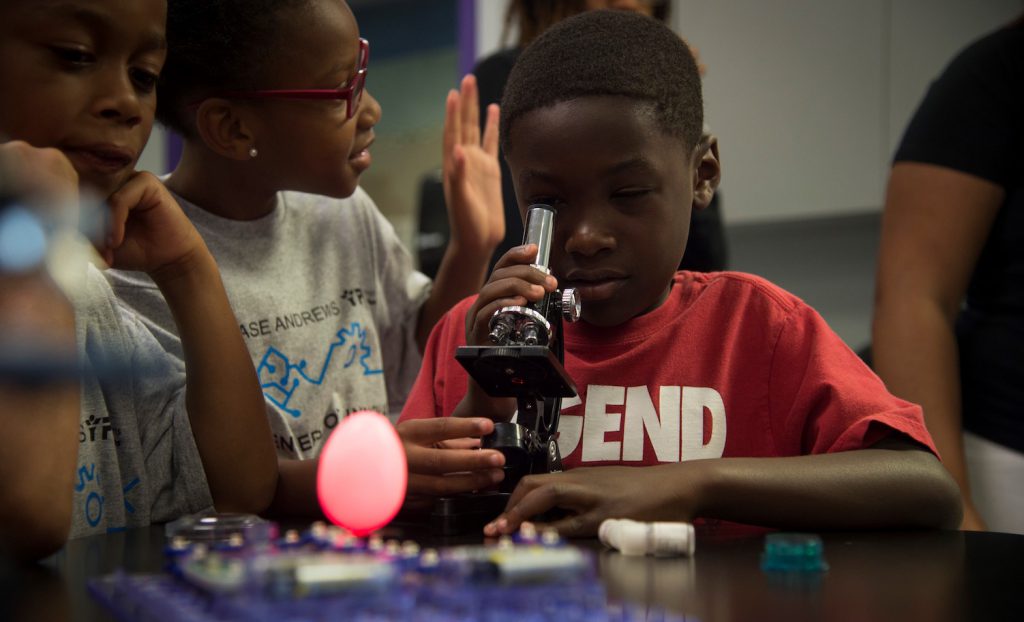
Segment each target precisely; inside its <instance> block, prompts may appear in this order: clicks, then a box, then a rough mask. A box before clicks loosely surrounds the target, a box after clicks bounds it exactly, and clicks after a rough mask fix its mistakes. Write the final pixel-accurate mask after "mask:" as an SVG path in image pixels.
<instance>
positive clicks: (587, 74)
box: [501, 10, 704, 153]
mask: <svg viewBox="0 0 1024 622" xmlns="http://www.w3.org/2000/svg"><path fill="white" fill-rule="evenodd" d="M602 95H619V96H623V97H629V98H632V99H636V100H641V101H644V102H649V103H650V104H651V105H652V106H653V109H654V113H655V116H656V118H657V120H658V123H659V125H661V127H662V129H663V130H664V131H665V132H667V133H669V134H672V135H674V136H676V137H678V138H680V139H681V140H682V141H683V143H684V144H685V146H686V147H687V149H692V148H693V147H694V146H695V145H696V144H697V142H698V141H699V140H700V137H701V134H702V132H703V128H704V104H703V101H702V99H701V86H700V74H699V73H698V71H697V63H696V61H694V58H693V54H692V53H691V52H690V48H689V47H688V46H687V45H686V43H685V42H684V41H683V40H682V39H681V38H680V37H679V36H678V35H676V34H675V33H674V32H672V30H670V29H669V28H668V27H667V26H665V25H664V24H662V23H661V22H659V21H657V20H655V19H653V18H650V17H645V16H643V15H638V14H635V13H632V12H629V11H605V10H602V11H588V12H586V13H582V14H580V15H576V16H574V17H570V18H568V19H565V20H563V21H561V22H559V23H558V24H555V25H554V26H552V27H551V28H549V29H548V30H547V31H545V32H544V33H543V34H542V35H541V36H539V37H538V38H537V39H536V40H534V41H533V43H531V44H530V45H529V46H527V47H526V49H525V50H523V52H522V54H521V55H520V56H519V59H518V60H517V61H516V64H515V66H514V67H513V68H512V73H511V74H510V75H509V79H508V83H507V84H506V85H505V93H504V96H503V97H502V100H501V143H502V150H503V151H504V152H506V153H507V152H508V135H509V129H510V128H511V127H512V123H513V122H514V121H515V120H516V119H518V118H519V117H521V116H523V115H525V114H527V113H528V112H531V111H533V110H536V109H538V108H545V107H547V106H551V105H553V104H556V103H559V102H563V101H568V100H572V99H576V98H578V97H588V96H602Z"/></svg>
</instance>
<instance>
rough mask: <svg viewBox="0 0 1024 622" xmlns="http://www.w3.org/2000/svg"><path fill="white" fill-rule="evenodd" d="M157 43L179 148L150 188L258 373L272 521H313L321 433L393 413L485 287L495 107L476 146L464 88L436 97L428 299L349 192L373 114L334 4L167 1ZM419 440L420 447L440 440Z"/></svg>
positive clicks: (364, 54) (136, 291) (390, 234)
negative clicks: (213, 264) (441, 247)
mask: <svg viewBox="0 0 1024 622" xmlns="http://www.w3.org/2000/svg"><path fill="white" fill-rule="evenodd" d="M167 39H168V60H167V63H166V65H165V66H164V70H163V72H162V74H161V77H160V82H159V84H158V92H159V105H158V110H157V116H158V118H159V120H161V121H162V122H163V123H164V124H165V125H167V126H168V127H170V128H171V129H173V130H175V131H176V132H178V133H180V134H181V135H182V136H183V137H184V150H183V154H182V158H181V161H180V163H179V164H178V166H177V168H176V169H175V170H174V171H173V172H172V173H171V174H170V176H169V177H167V178H166V180H165V183H166V185H167V187H168V188H169V189H170V190H171V191H172V192H173V193H174V194H175V196H176V198H177V199H178V200H179V202H180V204H181V206H182V208H183V209H184V211H185V213H186V214H187V215H188V216H189V218H190V219H191V220H192V222H193V223H194V224H195V226H196V229H197V230H198V231H199V232H200V234H201V235H202V236H203V238H204V239H205V241H206V244H207V245H208V246H209V248H210V250H211V251H212V253H213V255H214V257H215V258H216V260H217V263H218V266H219V267H220V270H221V274H222V275H223V279H224V283H225V287H226V289H227V292H228V297H229V299H230V300H231V304H232V308H233V309H234V312H235V315H236V316H237V320H238V325H239V330H240V331H241V333H242V335H243V338H244V340H245V342H246V345H247V346H248V349H249V352H250V354H251V356H252V362H253V365H254V366H255V367H256V371H257V375H258V377H259V381H260V385H261V387H262V389H263V393H264V397H265V398H266V402H267V416H268V418H269V421H270V426H271V429H272V433H273V440H274V444H275V446H276V448H277V451H278V457H279V459H280V469H281V484H280V485H279V497H278V504H277V505H278V506H279V509H283V510H285V511H287V512H289V513H296V512H297V513H300V514H304V513H310V512H315V511H316V507H315V505H313V503H314V499H315V496H314V495H313V494H312V484H313V482H314V478H313V474H314V469H315V462H314V461H313V460H311V459H314V458H316V457H317V456H318V455H319V452H320V449H321V447H322V446H323V443H324V441H325V440H326V438H327V436H328V435H329V434H330V433H331V431H332V429H333V428H334V427H335V426H336V425H337V424H338V422H339V420H340V419H341V418H343V417H344V416H345V415H346V414H347V413H350V412H354V411H358V410H363V409H372V410H377V411H380V412H384V413H387V412H389V411H390V412H395V413H397V412H398V410H399V409H400V408H401V405H402V403H403V401H404V399H405V395H406V394H407V392H408V390H409V389H410V387H411V386H412V382H413V380H414V379H415V377H416V373H417V371H418V370H419V367H420V362H421V352H422V350H423V348H424V346H425V344H426V340H427V336H428V335H429V333H430V329H431V328H432V327H433V326H434V324H435V323H436V322H437V320H438V319H439V318H440V317H441V315H442V314H443V313H444V312H445V311H447V310H448V309H449V308H450V307H451V306H453V305H454V304H455V303H456V302H458V301H459V300H460V299H462V298H464V297H465V296H468V295H470V294H472V293H475V292H476V291H477V290H478V289H479V288H480V286H481V285H482V283H483V280H484V277H485V272H486V269H487V262H488V260H489V258H490V256H491V253H492V252H493V250H494V248H495V246H496V245H497V243H498V241H499V240H501V239H502V237H503V235H504V219H503V212H502V201H501V188H500V172H499V168H498V163H497V148H498V138H497V107H494V108H493V109H492V110H491V111H490V112H489V114H488V119H487V123H486V124H485V129H484V130H483V132H482V136H481V130H480V123H479V118H478V116H479V111H478V110H479V109H478V106H477V95H476V84H475V81H474V79H473V78H471V77H470V78H467V79H466V80H464V81H463V83H462V88H461V92H454V91H453V92H452V93H450V94H449V97H448V101H447V109H446V124H445V141H444V145H445V151H444V158H445V171H446V175H445V178H446V179H445V182H446V183H445V189H446V197H447V199H448V203H449V218H450V221H451V230H452V240H451V243H450V245H449V246H448V248H447V254H446V257H445V259H444V261H443V262H442V266H441V269H440V271H439V273H438V275H437V278H436V280H435V281H434V282H433V283H431V282H430V280H429V279H428V278H427V277H425V276H424V275H422V274H420V273H419V272H417V271H416V270H415V269H414V268H413V265H412V259H411V257H410V255H409V253H408V252H407V250H406V249H405V248H404V247H403V246H402V244H401V243H400V242H399V239H398V237H397V236H396V234H395V231H394V229H393V228H392V226H391V224H390V223H389V222H388V221H387V220H385V218H384V217H383V216H382V215H381V214H380V212H379V211H378V210H377V207H376V206H375V205H374V203H373V201H372V200H371V199H370V197H369V196H368V195H367V194H366V193H365V192H364V191H363V190H362V189H361V188H360V187H359V178H360V176H361V175H362V174H363V173H364V172H365V171H366V170H367V169H368V168H369V166H370V164H371V161H372V156H371V151H370V149H371V145H372V144H373V142H374V126H375V125H376V124H377V123H378V122H379V121H380V119H381V108H380V105H379V104H378V102H377V100H375V99H374V98H373V96H372V95H371V94H370V92H369V91H368V90H367V88H366V85H367V76H368V72H369V61H370V58H371V45H370V43H369V42H367V41H366V40H365V39H362V38H361V37H360V34H359V28H358V25H357V23H356V20H355V18H354V16H353V14H352V12H351V10H350V9H349V7H348V6H347V5H346V4H345V3H344V2H342V1H341V0H289V1H286V2H281V1H280V0H218V1H216V2H211V1H210V0H176V1H175V2H172V3H170V6H169V8H168V19H167ZM111 282H112V284H113V286H114V289H115V291H116V292H117V294H118V296H119V297H120V298H121V299H122V300H123V301H125V302H126V303H127V304H128V305H130V306H132V307H133V308H135V309H137V310H138V311H139V312H140V313H142V314H143V315H145V316H146V319H147V322H148V323H149V324H150V325H151V327H152V328H153V330H154V332H156V333H157V334H158V335H160V336H161V338H162V339H163V341H164V343H165V345H166V347H168V348H169V349H171V350H173V349H174V348H175V347H176V343H177V340H178V337H177V335H176V334H175V331H174V324H173V320H172V317H171V315H170V313H169V311H168V310H167V306H166V305H165V304H163V301H162V300H161V298H160V293H159V292H158V291H157V290H156V289H155V288H154V287H153V285H152V282H151V281H150V280H149V279H148V278H147V277H146V276H145V275H142V274H138V273H131V272H120V273H116V274H114V275H112V277H111ZM488 423H489V422H488ZM488 423H484V422H477V423H470V424H467V425H471V426H473V428H472V431H473V432H476V431H477V428H479V427H480V426H481V425H483V426H486V425H487V424H488ZM425 433H426V437H427V441H422V438H424V437H423V434H424V430H418V431H417V438H418V439H420V441H422V444H423V446H424V447H430V446H432V445H433V444H434V443H435V442H437V441H441V440H444V439H443V438H435V434H434V431H432V430H427V431H425ZM454 433H455V434H456V435H457V436H466V434H465V431H463V430H461V429H460V430H458V431H456V432H454ZM445 434H453V432H452V431H451V430H448V431H446V432H445ZM465 455H466V457H467V459H468V460H471V461H480V460H492V461H493V460H495V459H497V458H495V456H493V455H491V452H470V451H468V450H467V451H466V454H465ZM446 456H448V457H450V456H451V455H450V454H446ZM456 457H457V455H456ZM414 459H415V458H414V457H412V458H410V460H414ZM498 460H499V461H500V459H498ZM488 464H489V463H488ZM474 466H475V463H472V462H471V463H469V464H467V465H466V468H465V470H466V471H473V470H474ZM449 470H450V469H449ZM498 471H500V469H498ZM495 472H496V471H494V470H493V469H492V468H490V466H488V468H485V469H484V471H483V473H482V474H478V476H477V477H475V478H470V480H469V481H467V483H466V485H467V486H472V487H479V483H480V481H479V480H481V479H483V480H485V481H488V482H489V481H490V480H491V479H493V478H494V477H497V476H496V475H495V474H494V473H495ZM293 475H294V479H293V478H292V476H293ZM293 481H298V482H300V483H299V484H298V485H297V487H296V486H293V485H292V484H290V483H289V482H293Z"/></svg>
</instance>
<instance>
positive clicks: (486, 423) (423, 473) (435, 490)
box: [396, 417, 505, 497]
mask: <svg viewBox="0 0 1024 622" xmlns="http://www.w3.org/2000/svg"><path fill="white" fill-rule="evenodd" d="M396 430H397V431H398V435H399V437H401V439H402V444H403V445H404V446H405V455H406V462H407V463H408V465H409V486H408V492H407V495H409V496H429V497H436V496H447V495H453V494H458V493H463V492H472V491H474V490H480V489H482V488H487V487H489V486H492V485H494V484H496V483H498V482H500V481H501V480H502V479H503V478H504V472H503V471H502V466H504V464H505V457H504V456H503V455H502V454H501V452H499V451H496V450H494V449H479V441H480V437H481V436H484V435H486V434H490V433H491V432H492V431H493V430H494V423H493V422H492V421H490V420H489V419H482V418H479V417H475V418H464V419H463V418H458V417H438V418H435V419H410V420H408V421H403V422H401V423H399V424H398V426H397V427H396ZM467 441H474V442H467ZM471 446H475V447H476V448H471Z"/></svg>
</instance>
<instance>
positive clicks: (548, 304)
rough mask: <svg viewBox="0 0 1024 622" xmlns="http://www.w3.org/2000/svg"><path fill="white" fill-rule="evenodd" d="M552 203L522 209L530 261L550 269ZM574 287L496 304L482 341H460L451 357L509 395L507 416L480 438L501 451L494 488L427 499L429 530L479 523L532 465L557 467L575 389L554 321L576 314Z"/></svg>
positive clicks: (538, 469) (495, 392) (497, 509)
mask: <svg viewBox="0 0 1024 622" xmlns="http://www.w3.org/2000/svg"><path fill="white" fill-rule="evenodd" d="M554 219H555V210H554V208H552V207H551V206H550V205H540V204H538V205H531V206H530V208H529V210H528V211H527V215H526V232H525V235H524V239H523V243H524V244H536V245H537V259H536V263H534V264H533V266H534V267H535V268H537V269H538V270H541V271H543V272H545V273H550V269H549V268H548V260H549V257H550V254H551V243H552V242H551V240H552V234H553V229H554ZM580 312H581V305H580V298H579V293H578V292H577V291H576V290H575V289H571V288H570V289H565V290H555V291H554V292H551V293H548V294H546V295H545V296H544V298H542V299H541V300H540V301H539V302H537V303H529V304H526V305H523V306H508V307H502V308H501V309H498V310H497V311H495V313H494V315H493V316H492V317H491V320H490V324H489V328H490V335H489V337H490V341H491V343H492V345H487V346H463V347H461V348H458V350H456V352H455V358H456V360H458V361H459V363H460V364H461V365H462V366H463V367H464V368H465V369H466V371H467V372H468V373H469V375H470V377H472V378H473V379H474V380H475V381H476V382H477V383H478V384H479V385H480V387H481V388H483V389H484V391H486V392H487V394H488V395H491V396H493V397H514V398H516V406H517V409H518V413H517V415H516V418H515V419H516V420H515V421H514V422H498V423H495V424H494V432H492V433H491V434H489V435H487V436H485V437H484V438H483V439H482V445H483V447H484V448H488V449H497V450H498V451H500V452H501V453H502V454H504V456H505V479H504V480H503V481H502V483H501V486H500V488H499V490H498V491H497V492H492V491H485V492H478V493H474V494H469V495H459V496H455V497H448V498H442V499H440V500H438V502H437V503H436V504H435V507H434V512H433V514H432V521H431V522H432V523H433V526H434V528H435V531H438V532H440V533H442V534H445V535H454V534H456V533H460V532H465V531H468V530H470V529H474V528H479V527H482V526H483V525H484V524H486V523H487V522H489V521H491V520H493V519H494V518H495V517H497V516H498V515H499V514H500V513H501V512H502V511H503V510H504V509H505V504H506V503H507V502H508V498H509V495H510V493H511V492H512V490H513V489H515V487H516V484H518V483H519V480H521V479H522V478H523V477H524V476H526V475H530V474H534V473H555V472H558V471H561V470H562V458H561V454H560V453H559V451H558V417H559V414H560V410H561V405H562V398H563V397H573V396H575V395H576V385H575V384H574V383H573V381H572V378H570V377H569V374H568V373H566V371H565V367H564V366H563V364H564V356H565V354H564V349H563V342H562V322H563V320H564V321H567V322H575V321H577V320H578V319H579V318H580Z"/></svg>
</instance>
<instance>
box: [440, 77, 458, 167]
mask: <svg viewBox="0 0 1024 622" xmlns="http://www.w3.org/2000/svg"><path fill="white" fill-rule="evenodd" d="M461 125H462V120H461V119H460V118H459V94H458V92H457V91H455V90H454V89H452V90H450V91H448V97H447V98H446V99H445V102H444V133H443V139H442V146H441V148H442V149H443V150H444V151H443V153H442V154H441V155H442V161H443V162H444V164H445V166H444V168H445V170H446V171H449V170H450V166H451V165H452V164H453V162H452V161H451V160H450V158H452V157H453V151H452V150H453V149H454V148H455V144H456V143H457V142H458V136H459V134H460V133H461V131H462V130H461Z"/></svg>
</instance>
